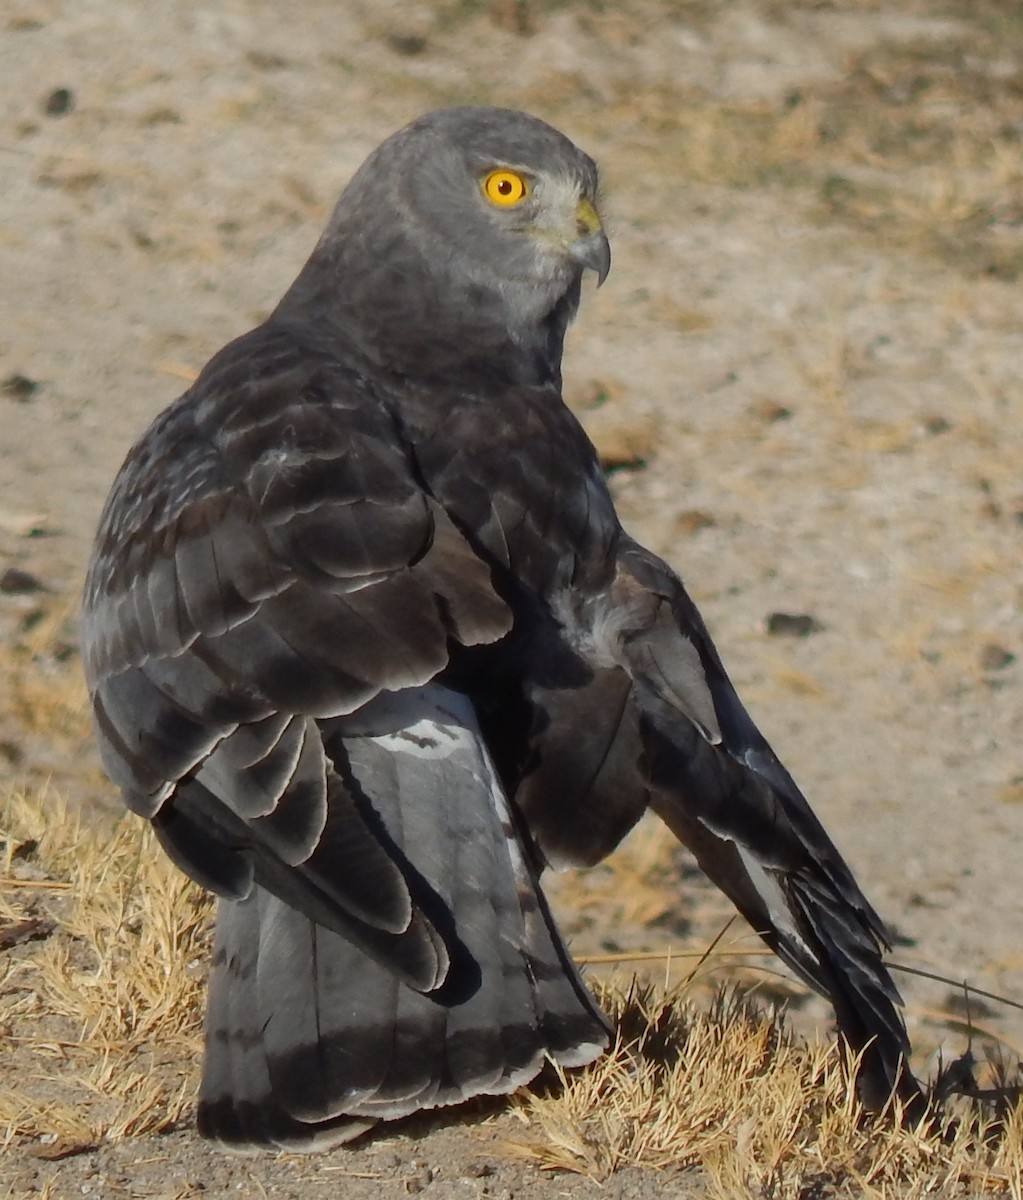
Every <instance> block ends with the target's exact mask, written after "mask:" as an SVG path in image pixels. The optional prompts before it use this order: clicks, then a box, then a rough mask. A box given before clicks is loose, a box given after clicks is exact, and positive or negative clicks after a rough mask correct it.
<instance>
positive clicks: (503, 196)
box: [483, 171, 529, 208]
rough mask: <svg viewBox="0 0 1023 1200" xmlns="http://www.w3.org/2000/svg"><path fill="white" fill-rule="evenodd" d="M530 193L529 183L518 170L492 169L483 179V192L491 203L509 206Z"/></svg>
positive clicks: (504, 206)
mask: <svg viewBox="0 0 1023 1200" xmlns="http://www.w3.org/2000/svg"><path fill="white" fill-rule="evenodd" d="M528 193H529V185H528V184H527V183H526V181H525V179H523V178H522V176H521V175H520V174H519V173H518V171H491V172H490V174H489V175H488V176H487V177H486V179H484V180H483V194H484V196H486V198H487V199H488V200H489V201H490V203H491V204H497V205H498V206H500V207H502V208H508V207H509V206H511V205H512V204H518V202H519V201H520V200H523V199H525V197H526V196H527V195H528Z"/></svg>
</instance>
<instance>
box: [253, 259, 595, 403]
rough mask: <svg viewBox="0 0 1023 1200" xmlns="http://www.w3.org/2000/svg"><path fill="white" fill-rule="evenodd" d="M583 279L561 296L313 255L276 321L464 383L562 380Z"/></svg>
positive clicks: (364, 355)
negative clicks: (454, 282) (408, 274)
mask: <svg viewBox="0 0 1023 1200" xmlns="http://www.w3.org/2000/svg"><path fill="white" fill-rule="evenodd" d="M579 293H580V285H579V281H578V280H577V281H575V282H574V283H573V284H571V285H570V286H569V287H568V289H567V290H566V291H564V292H563V293H562V294H561V295H557V296H554V297H551V296H543V295H536V296H527V297H525V298H523V295H522V294H521V292H518V293H512V294H510V293H509V291H508V290H507V289H501V288H500V287H497V286H487V285H484V284H480V283H478V282H471V283H469V284H466V285H463V286H462V287H458V288H452V287H451V286H449V284H448V283H447V281H445V280H441V281H439V283H438V282H435V281H434V280H433V279H432V278H429V277H428V278H426V279H425V280H422V279H412V278H402V277H401V274H400V272H396V271H395V270H394V268H393V267H391V266H389V265H388V264H387V262H386V260H384V261H380V260H378V261H377V263H376V264H374V266H373V268H372V269H370V270H368V271H367V270H365V269H362V270H354V269H350V268H349V264H347V263H346V262H345V256H344V255H335V256H334V258H333V261H324V259H323V258H322V257H321V256H318V255H314V256H313V258H312V259H310V261H309V263H308V264H307V265H306V267H305V268H304V269H303V271H302V272H301V274H300V275H299V276H298V278H297V279H296V280H295V282H294V284H293V285H292V286H291V288H290V289H289V290H288V292H287V293H286V294H285V296H284V298H283V299H282V300H281V302H280V304H279V305H278V307H277V309H276V310H275V312H274V314H273V318H272V319H273V320H274V321H275V322H277V323H280V324H286V325H288V326H289V327H291V328H292V329H295V330H298V329H302V330H305V331H307V335H308V333H313V331H315V333H314V336H315V337H316V338H317V341H318V343H319V345H320V348H323V349H327V348H330V347H331V345H333V347H334V348H335V350H336V352H337V353H339V354H342V355H344V356H345V357H346V358H352V359H362V360H363V361H364V362H366V363H367V365H370V366H372V368H373V369H374V370H375V371H382V372H385V373H386V374H388V375H390V376H392V377H398V378H407V379H410V380H412V381H415V382H418V383H427V384H431V383H432V384H441V383H445V382H446V383H447V384H448V385H449V386H454V387H455V388H457V389H459V390H464V389H468V388H474V387H476V388H493V387H494V386H496V385H500V384H502V383H503V384H504V385H508V384H514V385H525V386H546V385H551V384H553V385H554V386H556V387H558V388H560V386H561V356H562V349H563V345H564V340H565V333H566V331H567V329H568V326H569V324H570V322H571V320H572V318H573V317H574V316H575V312H576V309H577V308H578V304H579Z"/></svg>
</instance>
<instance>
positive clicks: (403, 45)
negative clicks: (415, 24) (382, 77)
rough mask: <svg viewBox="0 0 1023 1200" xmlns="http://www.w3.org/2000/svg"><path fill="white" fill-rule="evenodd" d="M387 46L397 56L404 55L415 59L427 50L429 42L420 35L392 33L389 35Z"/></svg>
mask: <svg viewBox="0 0 1023 1200" xmlns="http://www.w3.org/2000/svg"><path fill="white" fill-rule="evenodd" d="M387 44H388V46H390V47H391V49H392V50H393V51H394V52H395V54H403V55H404V56H405V57H406V58H415V56H416V55H417V54H422V53H423V51H424V50H425V49H426V46H427V42H426V38H424V37H423V36H422V35H421V34H418V33H391V34H388V35H387Z"/></svg>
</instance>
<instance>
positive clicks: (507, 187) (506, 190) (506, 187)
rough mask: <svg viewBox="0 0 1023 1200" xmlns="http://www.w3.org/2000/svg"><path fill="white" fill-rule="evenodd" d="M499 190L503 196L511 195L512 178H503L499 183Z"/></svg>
mask: <svg viewBox="0 0 1023 1200" xmlns="http://www.w3.org/2000/svg"><path fill="white" fill-rule="evenodd" d="M497 190H498V191H499V192H500V193H501V195H502V196H510V195H511V193H512V181H511V180H510V179H502V180H501V181H500V182H499V183H498V185H497Z"/></svg>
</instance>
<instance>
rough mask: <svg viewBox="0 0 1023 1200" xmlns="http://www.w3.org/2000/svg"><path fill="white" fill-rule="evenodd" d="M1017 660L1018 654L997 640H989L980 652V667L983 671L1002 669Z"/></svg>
mask: <svg viewBox="0 0 1023 1200" xmlns="http://www.w3.org/2000/svg"><path fill="white" fill-rule="evenodd" d="M1015 661H1016V655H1015V654H1013V653H1012V652H1011V651H1009V650H1006V649H1005V647H1004V646H999V645H998V644H997V643H996V642H988V644H987V645H986V646H985V647H984V649H983V650H981V652H980V669H981V670H982V671H1002V670H1004V669H1005V668H1006V667H1008V666H1010V665H1011V664H1012V663H1014V662H1015Z"/></svg>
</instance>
